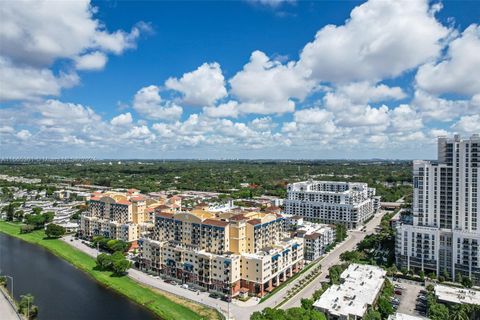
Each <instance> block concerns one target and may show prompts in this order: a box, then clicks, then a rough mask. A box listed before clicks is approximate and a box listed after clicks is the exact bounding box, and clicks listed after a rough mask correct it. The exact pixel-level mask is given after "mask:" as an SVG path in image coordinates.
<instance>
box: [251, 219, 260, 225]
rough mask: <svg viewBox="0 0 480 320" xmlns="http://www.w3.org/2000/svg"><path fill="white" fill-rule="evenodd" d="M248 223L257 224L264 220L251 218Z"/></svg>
mask: <svg viewBox="0 0 480 320" xmlns="http://www.w3.org/2000/svg"><path fill="white" fill-rule="evenodd" d="M247 223H250V224H253V225H256V224H261V223H262V220H260V219H251V220H248V221H247Z"/></svg>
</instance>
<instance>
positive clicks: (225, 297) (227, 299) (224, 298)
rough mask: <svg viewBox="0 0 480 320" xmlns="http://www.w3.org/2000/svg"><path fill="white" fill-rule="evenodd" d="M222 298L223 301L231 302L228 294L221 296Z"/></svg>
mask: <svg viewBox="0 0 480 320" xmlns="http://www.w3.org/2000/svg"><path fill="white" fill-rule="evenodd" d="M222 300H223V301H225V302H232V297H230V296H223V297H222Z"/></svg>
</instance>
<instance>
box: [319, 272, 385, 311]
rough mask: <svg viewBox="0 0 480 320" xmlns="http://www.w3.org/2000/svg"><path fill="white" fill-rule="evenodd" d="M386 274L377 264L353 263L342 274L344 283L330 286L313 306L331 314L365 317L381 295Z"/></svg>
mask: <svg viewBox="0 0 480 320" xmlns="http://www.w3.org/2000/svg"><path fill="white" fill-rule="evenodd" d="M385 275H386V272H385V271H384V270H382V269H381V268H379V267H376V266H370V265H360V264H355V263H354V264H351V265H350V266H349V267H348V268H347V269H346V270H345V271H344V272H343V273H342V274H341V275H340V278H341V279H342V281H343V283H342V284H340V285H333V286H331V287H330V288H328V289H327V291H325V292H324V293H323V294H322V296H321V297H320V299H318V300H317V301H315V303H314V304H313V306H314V307H316V308H319V309H321V310H324V311H328V313H329V314H331V315H337V316H340V315H345V316H348V315H354V316H357V317H363V315H364V314H365V312H366V311H367V308H368V306H370V305H372V304H373V302H374V301H375V299H376V298H377V296H378V295H379V293H380V291H381V289H382V286H383V283H384V281H385Z"/></svg>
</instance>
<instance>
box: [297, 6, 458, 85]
mask: <svg viewBox="0 0 480 320" xmlns="http://www.w3.org/2000/svg"><path fill="white" fill-rule="evenodd" d="M448 34H449V30H448V29H447V28H445V27H444V26H443V25H442V24H440V23H439V22H438V21H437V20H436V19H435V17H434V16H433V13H432V10H430V7H429V4H428V1H427V0H418V1H398V0H370V1H368V2H365V3H363V4H362V5H360V6H358V7H356V8H355V9H353V10H352V12H351V14H350V19H348V20H347V21H346V22H345V24H344V25H340V26H335V25H327V26H325V27H323V28H322V29H321V30H320V31H318V32H317V34H316V36H315V40H313V41H312V42H310V43H308V44H307V45H306V46H305V47H304V49H303V50H302V52H301V56H300V62H299V63H300V65H302V66H303V67H305V68H306V69H309V70H311V71H312V77H314V78H315V79H318V80H320V81H327V82H335V83H346V82H350V81H366V80H368V81H379V80H381V79H384V78H390V77H396V76H398V75H400V74H401V73H402V72H404V71H406V70H409V69H412V68H415V67H417V66H418V65H420V64H422V63H425V62H427V61H429V60H430V59H433V58H435V57H436V56H437V55H438V54H439V52H440V50H441V49H442V43H441V40H442V39H443V38H445V37H446V36H447V35H448Z"/></svg>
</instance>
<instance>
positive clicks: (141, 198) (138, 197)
mask: <svg viewBox="0 0 480 320" xmlns="http://www.w3.org/2000/svg"><path fill="white" fill-rule="evenodd" d="M130 201H145V197H142V196H135V197H131V198H130Z"/></svg>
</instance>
